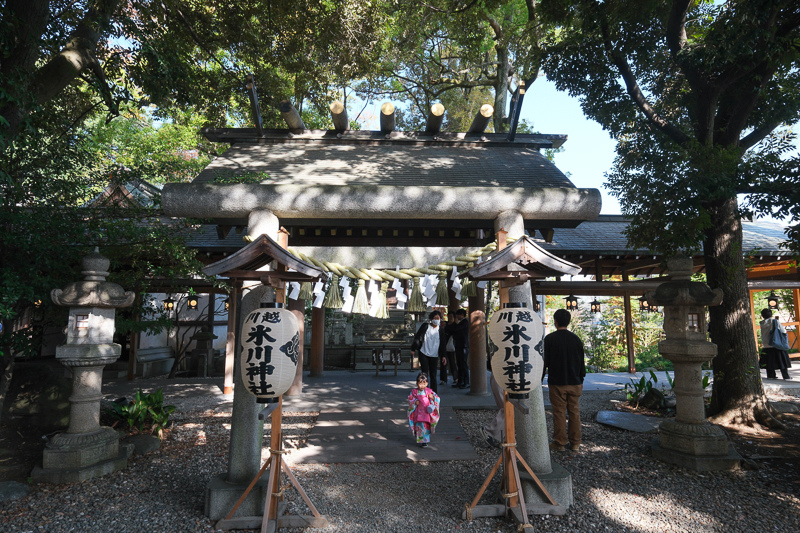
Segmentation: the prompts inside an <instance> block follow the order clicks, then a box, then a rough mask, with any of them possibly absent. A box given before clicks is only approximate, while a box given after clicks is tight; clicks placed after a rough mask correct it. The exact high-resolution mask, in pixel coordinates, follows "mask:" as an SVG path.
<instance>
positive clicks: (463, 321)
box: [444, 309, 469, 389]
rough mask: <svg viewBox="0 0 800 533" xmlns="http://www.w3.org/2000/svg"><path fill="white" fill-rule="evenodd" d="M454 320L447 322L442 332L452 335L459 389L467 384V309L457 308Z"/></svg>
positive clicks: (464, 387)
mask: <svg viewBox="0 0 800 533" xmlns="http://www.w3.org/2000/svg"><path fill="white" fill-rule="evenodd" d="M455 317H456V320H455V322H453V323H451V324H447V326H445V328H444V332H445V333H446V334H447V335H449V336H450V337H452V339H453V346H454V347H455V351H456V368H457V369H458V380H457V382H456V384H455V386H456V387H458V388H459V389H466V388H467V387H468V386H469V364H468V363H467V359H468V357H469V320H467V311H466V310H465V309H458V310H457V311H456V312H455Z"/></svg>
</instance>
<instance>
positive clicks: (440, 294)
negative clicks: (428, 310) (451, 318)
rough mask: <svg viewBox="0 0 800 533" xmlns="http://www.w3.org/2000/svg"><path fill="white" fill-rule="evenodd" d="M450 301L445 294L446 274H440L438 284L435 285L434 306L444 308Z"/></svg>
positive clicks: (448, 296)
mask: <svg viewBox="0 0 800 533" xmlns="http://www.w3.org/2000/svg"><path fill="white" fill-rule="evenodd" d="M449 301H450V295H449V294H447V274H446V273H442V274H440V275H439V283H438V284H437V285H436V305H442V306H446V305H447V304H448V302H449Z"/></svg>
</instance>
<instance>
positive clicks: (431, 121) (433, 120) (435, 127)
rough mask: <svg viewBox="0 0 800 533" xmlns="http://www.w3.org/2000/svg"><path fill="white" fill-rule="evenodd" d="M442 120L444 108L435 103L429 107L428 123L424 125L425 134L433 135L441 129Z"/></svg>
mask: <svg viewBox="0 0 800 533" xmlns="http://www.w3.org/2000/svg"><path fill="white" fill-rule="evenodd" d="M442 120H444V106H443V105H442V104H439V103H436V104H433V105H432V106H431V112H430V113H429V114H428V121H427V122H426V123H425V133H430V134H431V135H435V134H437V133H439V131H440V130H441V129H442Z"/></svg>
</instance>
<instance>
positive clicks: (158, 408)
mask: <svg viewBox="0 0 800 533" xmlns="http://www.w3.org/2000/svg"><path fill="white" fill-rule="evenodd" d="M174 411H175V406H174V405H164V394H163V392H162V391H161V389H157V390H156V391H155V392H152V393H150V394H145V393H144V392H142V390H141V389H139V390H138V391H136V394H134V396H133V400H132V401H130V402H129V403H116V402H114V403H112V404H111V408H109V409H108V410H107V413H108V414H109V416H111V417H112V418H114V419H115V420H117V422H115V423H114V426H116V425H117V423H121V424H122V425H123V428H124V429H125V430H127V431H136V432H138V433H149V434H152V433H157V434H158V438H161V437H162V436H163V432H164V430H165V429H166V428H167V422H168V419H169V415H171V414H172V413H173V412H174Z"/></svg>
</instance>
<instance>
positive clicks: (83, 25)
mask: <svg viewBox="0 0 800 533" xmlns="http://www.w3.org/2000/svg"><path fill="white" fill-rule="evenodd" d="M47 6H48V3H47V2H42V1H41V0H35V1H33V2H22V1H14V2H11V3H9V8H11V9H13V10H14V12H13V13H12V15H13V18H14V19H15V20H20V21H23V27H26V28H27V30H26V32H25V36H26V38H25V39H20V40H19V43H18V45H19V47H18V49H16V50H15V54H19V57H21V58H30V56H31V55H33V51H32V50H31V47H34V50H36V48H35V47H37V46H38V40H37V39H34V38H33V37H34V34H35V33H36V32H38V33H39V35H41V33H42V32H43V31H44V25H43V22H44V21H46V20H47V12H46V11H45V10H46V9H47ZM118 6H119V0H97V1H95V2H90V3H89V6H88V9H87V10H86V13H85V15H84V17H83V19H82V20H80V21H78V23H77V25H76V27H75V30H74V31H73V32H72V34H71V35H70V37H69V40H68V41H67V43H66V44H65V45H64V47H63V48H62V49H61V50H60V51H59V52H58V53H56V54H54V55H53V56H52V57H50V58H49V60H48V61H47V62H45V63H44V64H42V65H41V66H40V67H39V68H38V69H36V70H35V71H34V72H25V70H29V69H32V68H34V65H33V64H32V63H31V64H30V65H25V64H14V65H10V64H9V65H7V63H8V61H6V60H4V61H3V70H6V68H13V69H14V70H16V71H17V73H18V74H21V75H22V76H21V81H20V83H19V85H18V86H17V87H16V88H13V89H18V90H20V91H23V93H21V94H20V95H14V96H15V97H14V98H13V99H12V101H11V102H10V103H9V104H7V105H6V106H4V107H3V108H2V109H0V116H2V117H4V118H5V119H6V120H7V121H8V125H7V128H8V133H9V136H10V137H14V136H16V134H17V132H18V130H19V127H20V125H21V123H22V120H23V119H24V117H25V115H26V114H27V113H28V111H29V109H27V106H30V105H33V104H43V103H45V102H47V101H49V100H50V99H52V98H53V97H54V96H55V95H56V94H58V93H59V92H60V91H61V90H63V89H64V88H65V87H66V86H67V85H69V84H70V83H72V82H73V81H74V80H75V78H77V77H78V75H79V74H80V73H81V72H83V71H85V70H89V69H92V68H94V70H95V74H96V75H97V76H98V77H99V78H101V79H100V80H99V81H100V84H103V85H104V84H105V80H104V79H102V76H103V74H102V70H101V68H100V66H99V63H98V62H97V59H96V58H95V55H94V53H95V50H96V48H97V43H98V41H99V39H100V37H101V36H102V35H103V33H104V32H105V31H106V30H107V29H108V27H109V25H110V24H111V15H112V14H113V13H114V11H115V10H116V9H117V7H118ZM28 20H31V25H30V26H27V25H25V22H26V21H28ZM37 28H38V29H37ZM39 35H36V36H35V37H38V36H39ZM26 60H28V59H26ZM29 62H30V61H29ZM17 63H19V62H17ZM2 89H5V90H9V89H10V88H7V87H2ZM12 92H13V91H12ZM23 96H24V97H25V98H26V99H25V100H24V101H23Z"/></svg>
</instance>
